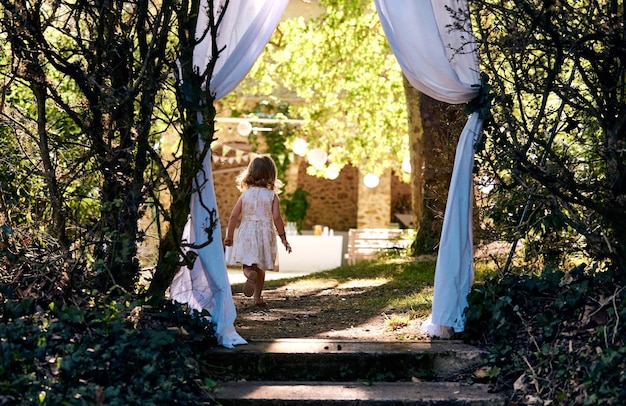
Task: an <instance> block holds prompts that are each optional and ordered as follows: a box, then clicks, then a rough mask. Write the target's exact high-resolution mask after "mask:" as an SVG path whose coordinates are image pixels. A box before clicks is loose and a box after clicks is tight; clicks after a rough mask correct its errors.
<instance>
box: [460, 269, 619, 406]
mask: <svg viewBox="0 0 626 406" xmlns="http://www.w3.org/2000/svg"><path fill="white" fill-rule="evenodd" d="M614 275H615V274H613V273H610V272H606V271H601V270H599V269H597V268H589V267H587V266H585V265H581V266H579V267H576V268H574V269H572V270H570V271H569V272H562V271H554V270H545V271H544V272H543V273H541V274H540V275H508V276H504V277H503V276H499V277H493V278H491V279H487V280H485V281H484V283H480V284H476V285H475V286H474V287H473V288H472V291H471V293H470V295H469V307H468V309H467V311H466V315H467V324H466V331H465V332H464V339H465V340H467V341H469V342H472V343H474V344H478V345H481V346H485V347H486V348H488V349H489V351H490V356H489V360H488V362H487V365H486V366H485V368H484V369H483V371H486V374H485V375H486V376H487V377H488V378H489V379H490V380H491V382H492V383H494V384H495V385H496V386H497V387H498V388H499V389H503V390H509V391H511V396H512V399H515V400H517V401H522V402H533V401H537V400H541V401H548V400H549V401H552V402H553V403H552V404H586V405H596V404H609V405H610V404H622V402H623V399H624V398H625V397H626V376H625V375H624V373H623V371H624V369H625V368H626V346H625V343H624V337H626V336H625V333H626V328H625V327H624V326H625V325H624V323H623V322H621V320H624V319H625V318H626V306H625V305H624V303H626V301H625V299H626V297H625V296H626V293H625V290H624V288H623V286H624V284H623V281H620V280H616V279H615V278H614Z"/></svg>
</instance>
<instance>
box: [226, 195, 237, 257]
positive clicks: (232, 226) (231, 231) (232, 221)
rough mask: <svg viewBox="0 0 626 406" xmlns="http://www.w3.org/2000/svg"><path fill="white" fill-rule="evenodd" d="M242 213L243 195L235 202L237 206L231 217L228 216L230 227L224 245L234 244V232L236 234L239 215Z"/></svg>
mask: <svg viewBox="0 0 626 406" xmlns="http://www.w3.org/2000/svg"><path fill="white" fill-rule="evenodd" d="M240 215H241V196H239V199H237V203H235V207H233V210H232V211H231V212H230V217H229V218H228V229H227V231H226V238H224V245H225V246H227V247H230V246H231V245H233V234H235V226H236V225H237V220H239V216H240Z"/></svg>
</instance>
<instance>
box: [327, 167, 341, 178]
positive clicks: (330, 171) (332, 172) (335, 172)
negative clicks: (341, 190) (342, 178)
mask: <svg viewBox="0 0 626 406" xmlns="http://www.w3.org/2000/svg"><path fill="white" fill-rule="evenodd" d="M339 172H340V170H339V167H338V166H337V165H335V164H330V165H328V168H326V174H325V175H326V179H330V180H335V179H337V178H338V177H339Z"/></svg>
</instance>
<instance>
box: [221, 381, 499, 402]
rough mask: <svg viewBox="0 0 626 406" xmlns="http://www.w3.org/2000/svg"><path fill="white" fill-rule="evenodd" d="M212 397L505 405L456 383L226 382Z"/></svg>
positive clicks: (480, 388) (482, 390)
mask: <svg viewBox="0 0 626 406" xmlns="http://www.w3.org/2000/svg"><path fill="white" fill-rule="evenodd" d="M214 396H215V399H216V400H217V401H218V402H219V403H220V404H221V405H223V406H230V405H233V406H235V405H237V406H262V405H275V406H282V405H328V404H332V405H355V404H358V405H360V406H382V405H394V406H400V405H402V406H404V405H429V406H432V405H463V406H501V405H505V404H506V403H505V398H504V396H503V395H501V394H494V393H490V392H489V389H488V387H487V386H486V385H483V384H473V385H469V384H464V383H458V382H374V383H371V384H364V383H361V382H275V381H265V382H263V381H261V382H259V381H247V382H226V383H224V384H223V386H222V387H221V389H220V391H219V392H218V393H217V394H216V395H214Z"/></svg>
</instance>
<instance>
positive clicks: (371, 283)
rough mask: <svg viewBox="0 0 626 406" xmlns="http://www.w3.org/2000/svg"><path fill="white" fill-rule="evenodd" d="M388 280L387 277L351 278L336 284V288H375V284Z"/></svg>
mask: <svg viewBox="0 0 626 406" xmlns="http://www.w3.org/2000/svg"><path fill="white" fill-rule="evenodd" d="M389 282H390V280H389V279H387V278H376V279H353V280H350V281H347V282H344V283H341V284H339V285H338V286H337V288H338V289H362V288H375V287H377V286H382V285H384V284H386V283H389Z"/></svg>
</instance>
